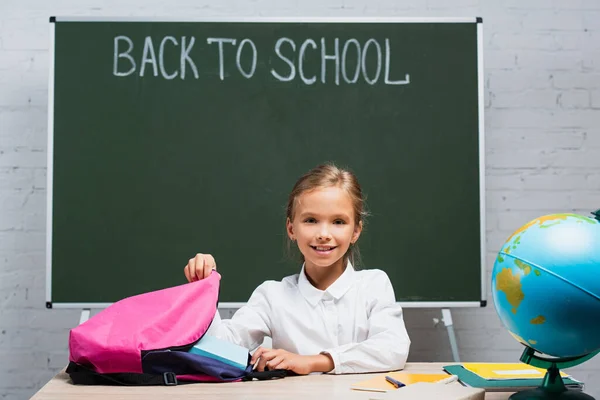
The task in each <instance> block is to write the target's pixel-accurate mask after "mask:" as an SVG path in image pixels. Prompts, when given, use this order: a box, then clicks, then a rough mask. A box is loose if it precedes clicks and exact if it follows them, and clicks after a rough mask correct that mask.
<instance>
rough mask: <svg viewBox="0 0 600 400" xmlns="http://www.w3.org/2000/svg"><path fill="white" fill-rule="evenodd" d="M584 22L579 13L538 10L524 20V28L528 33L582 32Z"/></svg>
mask: <svg viewBox="0 0 600 400" xmlns="http://www.w3.org/2000/svg"><path fill="white" fill-rule="evenodd" d="M583 21H584V18H583V16H582V13H581V12H579V11H570V10H561V11H560V12H558V11H555V10H536V11H535V13H529V14H528V15H527V17H526V18H524V19H523V28H524V29H525V30H528V31H568V30H571V31H581V30H583V28H584V22H583Z"/></svg>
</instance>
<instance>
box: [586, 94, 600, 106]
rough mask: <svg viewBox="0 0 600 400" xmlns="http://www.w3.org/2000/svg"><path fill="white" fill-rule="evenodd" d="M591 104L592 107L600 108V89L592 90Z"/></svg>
mask: <svg viewBox="0 0 600 400" xmlns="http://www.w3.org/2000/svg"><path fill="white" fill-rule="evenodd" d="M589 93H590V106H591V107H592V108H595V109H598V108H600V89H595V90H590V92H589Z"/></svg>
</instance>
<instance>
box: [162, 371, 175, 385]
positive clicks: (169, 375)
mask: <svg viewBox="0 0 600 400" xmlns="http://www.w3.org/2000/svg"><path fill="white" fill-rule="evenodd" d="M163 381H164V382H165V386H176V385H177V375H175V373H174V372H165V373H164V374H163Z"/></svg>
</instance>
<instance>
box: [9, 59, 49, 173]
mask: <svg viewBox="0 0 600 400" xmlns="http://www.w3.org/2000/svg"><path fill="white" fill-rule="evenodd" d="M0 58H1V57H0ZM47 115H48V113H47V111H46V109H45V108H44V109H43V108H40V107H30V108H10V109H2V107H0V148H5V147H8V148H10V147H37V148H45V147H46V145H47V144H48V134H47V129H46V127H47ZM0 162H1V161H0ZM19 166H20V167H23V166H22V165H19Z"/></svg>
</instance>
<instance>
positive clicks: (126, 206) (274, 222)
mask: <svg viewBox="0 0 600 400" xmlns="http://www.w3.org/2000/svg"><path fill="white" fill-rule="evenodd" d="M51 24H52V27H53V29H52V31H53V34H52V36H53V40H52V44H53V45H52V48H51V50H50V52H51V58H50V59H51V68H52V70H51V85H50V101H49V103H50V105H49V108H50V109H49V113H50V126H49V138H50V140H49V143H50V146H49V154H50V157H49V166H48V167H49V176H50V180H49V181H50V184H49V190H48V193H49V202H48V204H49V216H50V218H49V221H50V223H49V224H48V235H49V236H48V238H49V240H48V244H49V246H48V254H49V257H48V260H49V262H48V271H49V273H48V276H49V282H48V285H47V287H48V292H47V302H48V303H47V306H48V307H53V306H56V307H59V306H63V307H81V306H90V307H93V306H94V305H99V304H100V305H102V304H107V303H112V302H114V301H117V300H119V299H121V298H124V297H127V296H131V295H135V294H138V293H142V292H146V291H150V290H156V289H161V288H165V287H169V286H174V285H178V284H183V283H184V282H185V277H184V275H183V268H184V266H185V264H186V263H187V260H188V259H189V258H190V257H192V256H193V255H195V254H196V253H197V252H204V253H211V254H213V255H214V256H215V258H216V260H217V264H218V266H219V271H220V273H221V275H222V281H221V291H220V301H221V303H222V304H225V305H226V304H228V303H243V302H245V301H247V299H248V297H249V296H250V294H251V293H252V291H253V290H254V289H255V288H256V287H257V286H258V285H259V284H260V283H262V282H263V281H265V280H269V279H277V280H278V279H281V278H282V277H284V276H286V275H289V274H293V273H296V272H298V271H299V270H300V264H299V262H298V260H295V259H290V258H289V257H287V255H286V252H285V213H284V208H285V203H286V199H287V196H288V194H289V192H290V190H291V188H292V186H293V184H294V182H295V180H296V179H297V178H298V177H299V176H300V175H301V174H303V173H304V172H306V171H308V170H309V169H311V168H312V167H314V166H316V165H317V164H320V163H323V162H327V161H333V162H335V163H337V164H338V165H340V166H343V167H347V168H350V169H351V170H353V171H354V172H355V173H356V175H357V176H358V178H359V180H360V182H361V183H362V186H363V190H364V191H365V193H366V194H367V206H368V210H369V212H370V213H371V216H370V217H369V219H368V220H367V223H366V227H365V230H364V232H363V235H362V236H361V239H360V241H359V245H360V249H361V252H362V261H363V263H362V268H379V269H383V270H385V271H386V272H387V273H388V275H389V277H390V279H391V280H392V283H393V285H394V288H395V292H396V297H397V299H398V301H400V302H403V303H406V304H407V305H414V306H423V307H425V306H431V305H433V306H435V305H439V304H447V305H449V306H452V305H453V304H455V305H458V304H459V303H469V304H471V305H476V306H479V305H481V304H484V303H482V302H481V301H482V300H484V299H485V298H486V296H485V293H484V288H485V282H484V281H483V279H484V277H483V276H482V270H483V271H484V270H485V268H484V266H483V265H482V263H483V261H482V258H483V257H482V254H484V249H483V243H484V242H485V240H483V235H484V229H483V228H482V225H483V223H482V214H481V213H482V202H483V198H482V195H481V194H482V193H483V190H482V189H483V181H482V176H483V175H484V174H483V172H482V168H483V164H482V159H481V148H482V138H483V132H482V126H483V124H482V117H483V116H482V109H483V108H482V99H481V95H480V90H481V85H482V79H481V76H482V71H481V62H480V60H481V57H482V55H481V54H480V50H479V44H480V41H481V38H480V29H479V28H480V26H481V25H480V21H476V20H475V19H473V20H463V21H451V20H429V21H412V20H407V21H402V20H397V21H395V20H389V21H384V22H377V21H372V20H364V21H360V20H331V21H328V20H314V21H295V20H290V21H276V20H257V21H195V22H190V21H187V22H186V21H159V20H155V21H144V20H139V21H120V20H116V21H103V20H85V19H79V20H74V19H71V20H68V19H61V18H52V19H51ZM462 305H465V304H462Z"/></svg>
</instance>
